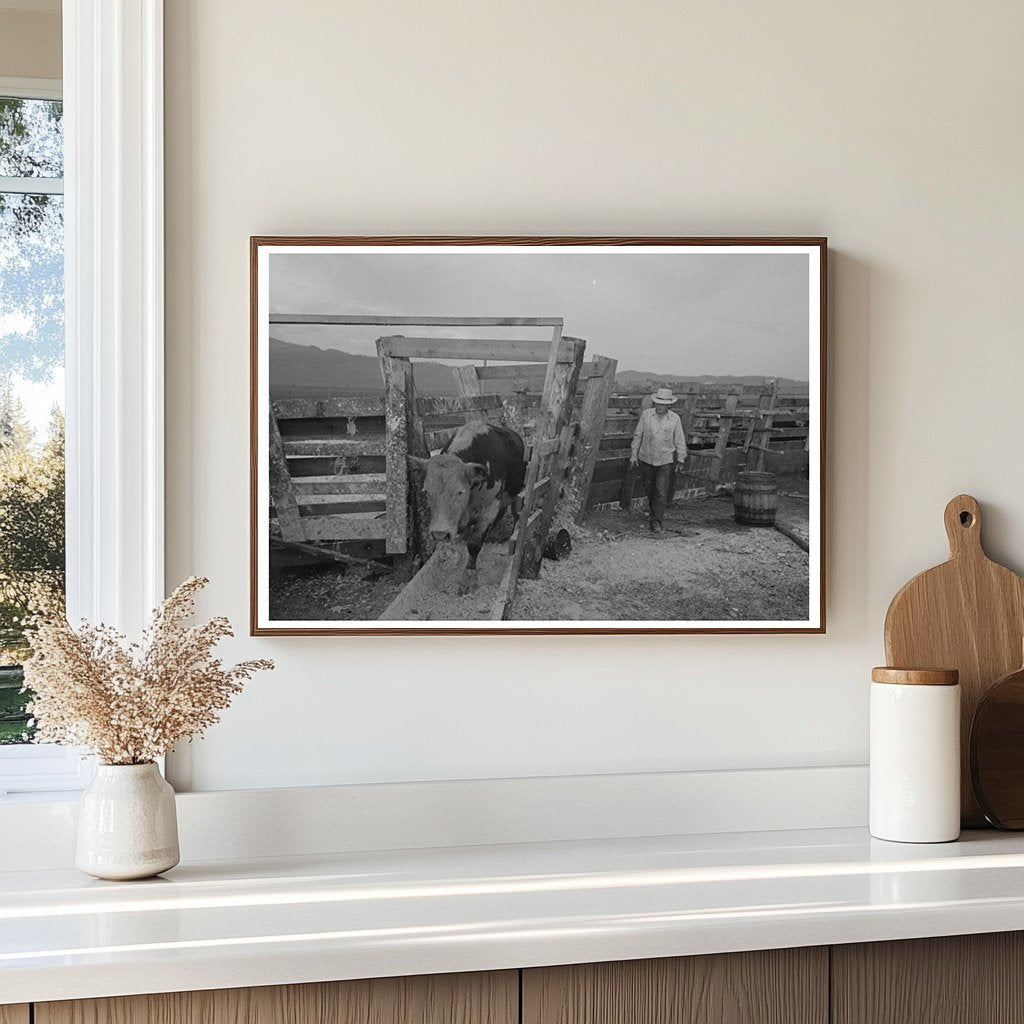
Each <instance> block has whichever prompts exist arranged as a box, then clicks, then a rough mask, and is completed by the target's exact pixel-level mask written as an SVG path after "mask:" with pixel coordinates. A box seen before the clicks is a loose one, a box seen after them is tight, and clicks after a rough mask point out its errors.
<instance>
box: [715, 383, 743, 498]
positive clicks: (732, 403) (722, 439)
mask: <svg viewBox="0 0 1024 1024" xmlns="http://www.w3.org/2000/svg"><path fill="white" fill-rule="evenodd" d="M739 400H740V396H739V395H738V394H736V393H735V392H733V393H732V394H729V395H727V396H726V398H725V408H724V409H723V410H722V413H721V416H720V417H719V420H718V437H717V438H716V439H715V463H714V465H713V466H712V468H711V472H710V474H709V478H710V479H711V480H712V481H714V482H715V483H717V482H718V481H719V480H721V478H722V464H723V462H724V461H725V450H726V448H727V447H728V445H729V434H730V433H731V431H732V420H733V416H732V414H733V413H734V412H736V406H737V404H738V403H739Z"/></svg>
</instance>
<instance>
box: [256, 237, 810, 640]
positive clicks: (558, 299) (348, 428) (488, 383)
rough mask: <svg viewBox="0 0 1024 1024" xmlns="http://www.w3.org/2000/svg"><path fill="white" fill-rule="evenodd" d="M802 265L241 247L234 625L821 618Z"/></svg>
mask: <svg viewBox="0 0 1024 1024" xmlns="http://www.w3.org/2000/svg"><path fill="white" fill-rule="evenodd" d="M825 253H826V245H825V241H824V239H712V240H707V239H701V240H689V239H685V238H681V239H665V238H658V239H623V238H616V239H605V238H602V239H581V238H571V239H568V238H543V239H539V238H538V239H481V238H467V239H415V238H388V239H353V238H337V239H333V238H325V239H290V238H286V237H273V238H259V237H257V238H253V239H252V243H251V257H252V265H251V272H252V276H253V281H252V284H253V288H252V294H253V309H252V324H251V329H252V446H253V450H252V459H251V466H252V514H251V520H252V521H251V530H252V581H251V582H252V587H251V591H252V593H251V596H252V615H251V626H252V632H253V633H254V634H256V635H260V634H284V633H299V634H304V633H313V634H315V633H330V634H337V633H366V632H391V633H395V632H409V633H413V632H416V633H418V632H428V633H430V632H444V633H448V632H452V633H454V632H513V633H515V632H681V633H685V632H808V633H813V632H823V631H824V598H823V595H824V587H823V577H824V566H823V543H822V535H823V523H822V511H823V507H824V500H823V499H824V495H823V472H822V463H823V459H822V455H823V448H824V445H823V440H824V410H823V395H824V390H825V388H824V383H825V380H824V372H825V371H824V367H825V358H824V357H825V337H824V335H825V332H824V319H825V312H824V295H825V288H824V285H825Z"/></svg>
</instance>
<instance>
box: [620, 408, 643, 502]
mask: <svg viewBox="0 0 1024 1024" xmlns="http://www.w3.org/2000/svg"><path fill="white" fill-rule="evenodd" d="M649 397H650V396H649V395H648V396H645V398H642V399H640V402H639V403H638V406H637V413H636V414H637V418H638V419H639V417H640V416H642V415H643V411H644V404H643V403H644V401H645V400H646V398H649ZM648 405H650V403H648ZM639 479H640V470H639V469H636V468H635V467H633V466H630V465H627V466H626V475H625V476H624V477H623V478H622V490H620V491H619V508H621V509H622V511H623V512H628V511H629V510H630V509H631V508H632V507H633V494H634V492H635V491H636V484H637V481H638V480H639Z"/></svg>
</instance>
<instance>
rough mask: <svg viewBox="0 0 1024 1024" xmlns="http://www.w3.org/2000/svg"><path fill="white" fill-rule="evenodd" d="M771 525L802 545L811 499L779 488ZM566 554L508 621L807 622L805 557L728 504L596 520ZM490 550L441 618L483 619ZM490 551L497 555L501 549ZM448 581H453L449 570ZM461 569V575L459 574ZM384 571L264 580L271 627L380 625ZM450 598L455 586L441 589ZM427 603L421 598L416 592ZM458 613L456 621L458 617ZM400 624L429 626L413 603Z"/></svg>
mask: <svg viewBox="0 0 1024 1024" xmlns="http://www.w3.org/2000/svg"><path fill="white" fill-rule="evenodd" d="M780 490H781V493H780V496H779V515H778V522H779V525H780V526H781V527H783V528H784V529H785V530H786V531H787V532H788V533H790V534H791V535H793V536H795V537H799V538H802V539H803V541H804V543H805V544H806V540H807V495H806V494H800V493H792V492H789V491H787V490H786V489H785V488H782V489H780ZM571 532H572V534H573V550H572V554H571V555H570V556H569V558H568V559H566V560H565V561H563V562H553V561H549V560H547V559H545V560H544V562H543V565H542V568H541V576H540V579H538V580H520V581H519V589H518V592H517V594H516V599H515V602H514V603H513V606H512V610H511V615H510V618H511V619H515V620H520V621H522V620H576V621H579V620H634V621H636V620H650V619H660V620H671V621H700V620H705V621H706V620H736V621H741V620H758V619H761V620H766V619H770V620H773V621H785V620H791V619H804V618H806V617H807V602H808V557H807V553H806V551H804V550H802V548H801V547H800V545H799V543H798V542H797V541H794V540H793V539H790V537H787V536H785V535H783V533H781V532H780V531H779V530H775V529H771V528H765V527H749V526H740V525H738V524H737V523H736V522H735V521H734V519H733V505H732V498H731V497H728V496H720V497H716V498H705V499H702V500H698V501H689V502H686V503H683V504H680V505H679V506H677V507H674V508H670V509H669V510H668V511H667V512H666V514H665V532H664V533H661V534H652V533H651V532H650V530H649V529H648V525H647V513H646V511H645V510H639V509H635V510H633V511H632V512H623V511H620V510H619V509H614V510H610V511H604V512H597V513H595V514H593V515H591V516H589V517H588V518H587V520H586V521H585V522H584V523H583V524H582V525H581V526H578V527H577V526H573V527H572V528H571ZM491 547H492V546H491V545H485V547H484V550H483V552H481V556H480V568H481V572H480V577H481V578H480V584H481V585H480V588H479V590H477V591H476V592H473V593H470V594H467V595H465V596H464V597H457V598H456V597H453V595H452V594H451V593H450V592H449V593H446V595H445V596H444V598H443V604H444V611H445V613H446V617H452V618H455V617H457V618H465V619H475V618H484V617H485V616H486V614H487V609H488V608H489V606H490V599H491V598H492V597H493V590H494V588H493V587H492V586H491V585H490V584H491V583H492V582H494V581H493V580H492V579H491V577H492V576H494V577H495V579H496V578H497V576H500V571H499V568H493V567H491V563H492V562H494V563H495V566H497V565H498V563H497V560H496V558H494V557H492V554H493V552H492V551H491ZM497 550H498V548H497V547H495V548H494V549H493V551H497ZM454 568H455V567H454V566H453V574H452V575H453V579H454V577H455V576H456V575H459V574H458V573H456V572H455V571H454ZM459 568H461V566H460V567H459ZM402 586H403V584H402V583H401V582H399V581H397V580H395V579H394V578H393V577H392V576H391V575H390V574H387V573H384V574H381V575H376V574H374V573H371V572H368V571H367V570H364V569H360V568H344V567H341V566H335V565H328V566H325V567H322V568H321V567H313V568H304V569H284V570H277V571H275V572H273V573H272V574H271V580H270V611H271V616H272V617H273V618H274V619H277V620H282V619H285V620H287V619H295V620H305V621H311V622H315V621H324V620H349V621H352V620H362V621H371V620H374V619H376V618H377V617H378V616H379V615H380V614H381V613H382V612H383V611H384V609H385V608H387V606H388V605H389V604H390V603H391V601H393V600H394V599H395V598H396V597H397V596H398V594H399V593H400V592H401V590H402ZM443 589H445V590H446V591H447V590H450V588H447V587H446V588H443ZM420 598H422V595H420ZM456 605H458V608H457V611H458V613H459V614H458V615H455V614H454V611H453V610H456ZM405 611H406V614H405V615H403V618H408V619H433V618H436V617H438V612H437V610H436V609H434V608H433V607H432V606H431V605H430V602H427V603H426V604H424V602H423V601H422V599H420V600H417V601H414V602H413V603H412V605H410V607H409V608H408V609H405Z"/></svg>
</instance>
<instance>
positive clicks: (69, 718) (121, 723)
mask: <svg viewBox="0 0 1024 1024" xmlns="http://www.w3.org/2000/svg"><path fill="white" fill-rule="evenodd" d="M207 583H209V580H207V579H203V578H201V577H196V576H193V577H192V578H191V579H188V580H186V581H185V582H184V583H182V584H181V586H179V587H178V589H177V590H175V591H174V593H173V594H171V596H170V597H169V598H167V600H166V601H164V603H163V604H162V605H161V606H160V607H159V608H157V609H156V610H155V611H154V612H153V618H152V621H151V622H150V624H149V627H148V628H147V629H146V630H145V632H144V633H143V635H142V642H141V644H130V645H129V644H128V643H127V639H126V637H125V636H124V635H123V634H122V633H119V632H118V631H117V630H115V629H111V628H110V627H109V626H104V625H102V624H101V625H99V626H93V625H90V624H89V623H87V622H83V623H82V624H81V626H80V627H79V628H78V629H77V630H75V629H73V628H72V627H71V626H70V625H69V624H68V622H67V620H66V619H65V618H64V617H63V616H61V617H55V618H52V619H41V620H40V621H38V622H37V624H36V628H35V632H34V634H33V636H32V648H33V651H34V653H33V655H32V657H31V658H29V660H28V661H26V662H25V689H26V690H29V691H31V692H32V693H33V698H32V700H31V702H30V703H29V705H28V710H29V712H30V713H31V714H32V715H33V716H34V717H35V719H36V733H35V740H36V742H37V743H60V744H63V745H65V746H73V747H84V748H86V749H87V750H89V751H91V752H92V753H94V754H96V756H97V757H98V758H99V759H100V761H102V762H103V763H104V764H145V763H146V762H148V761H152V760H153V759H154V758H156V757H157V756H159V755H160V754H162V753H164V752H165V751H167V750H170V749H171V748H172V747H173V746H174V745H175V744H176V743H179V742H180V741H181V740H184V739H189V738H191V737H193V736H199V735H201V734H202V733H203V731H204V730H206V729H208V728H209V727H210V726H211V725H213V724H214V723H215V722H217V721H218V720H219V719H220V712H221V711H223V710H224V709H225V708H226V707H227V706H228V705H229V704H230V703H231V698H232V697H233V696H234V695H235V694H236V693H238V692H239V691H240V690H241V689H242V684H243V683H244V682H245V680H247V679H248V678H249V677H250V676H251V675H252V674H253V673H254V672H258V671H261V670H263V669H272V668H273V667H274V663H273V662H272V661H266V660H263V659H260V660H256V661H243V662H241V663H240V664H238V665H235V666H233V667H231V668H225V667H224V665H223V664H222V662H221V661H220V659H219V658H215V657H214V655H213V648H214V647H215V646H216V645H217V643H218V642H219V641H220V640H222V639H224V638H225V637H230V636H232V635H233V634H232V632H231V626H230V624H229V623H228V620H227V619H225V618H223V617H218V618H215V619H212V620H211V621H210V622H207V623H206V624H205V625H201V626H189V625H187V622H188V620H189V619H191V617H192V615H193V614H194V612H195V602H196V596H197V595H198V593H199V592H200V591H201V590H202V589H203V587H205V586H206V584H207Z"/></svg>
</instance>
